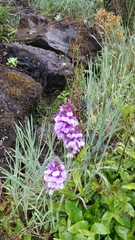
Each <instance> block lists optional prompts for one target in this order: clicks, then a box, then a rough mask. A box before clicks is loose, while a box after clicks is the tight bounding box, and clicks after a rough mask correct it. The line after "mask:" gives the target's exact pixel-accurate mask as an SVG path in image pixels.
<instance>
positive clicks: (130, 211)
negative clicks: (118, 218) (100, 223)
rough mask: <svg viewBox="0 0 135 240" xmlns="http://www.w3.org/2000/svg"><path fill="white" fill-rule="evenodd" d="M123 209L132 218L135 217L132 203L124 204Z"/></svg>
mask: <svg viewBox="0 0 135 240" xmlns="http://www.w3.org/2000/svg"><path fill="white" fill-rule="evenodd" d="M122 209H123V211H124V212H127V213H128V214H129V215H130V216H131V217H134V215H135V212H134V208H133V207H132V205H131V204H130V203H128V202H127V203H125V204H123V206H122Z"/></svg>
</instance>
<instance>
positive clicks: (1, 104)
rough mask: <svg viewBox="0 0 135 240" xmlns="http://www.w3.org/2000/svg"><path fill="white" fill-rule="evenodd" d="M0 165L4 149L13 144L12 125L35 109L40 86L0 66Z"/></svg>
mask: <svg viewBox="0 0 135 240" xmlns="http://www.w3.org/2000/svg"><path fill="white" fill-rule="evenodd" d="M0 86H1V88H0V143H1V146H0V163H1V161H2V159H4V153H5V149H7V148H9V147H13V146H14V143H15V132H14V127H13V126H14V123H15V122H18V121H20V122H22V123H23V120H24V118H25V116H27V115H30V114H32V113H33V112H34V110H35V108H36V103H37V102H38V101H39V99H40V97H41V94H42V86H41V85H40V83H37V82H36V81H35V80H33V79H32V78H31V77H30V76H27V75H25V74H23V73H20V72H17V71H16V70H15V69H9V68H7V67H6V66H4V65H0Z"/></svg>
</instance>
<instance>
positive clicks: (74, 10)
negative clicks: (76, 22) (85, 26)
mask: <svg viewBox="0 0 135 240" xmlns="http://www.w3.org/2000/svg"><path fill="white" fill-rule="evenodd" d="M100 4H101V3H100ZM32 5H33V7H35V8H37V9H40V10H41V11H42V12H43V13H44V14H46V15H49V16H56V15H57V14H61V15H62V16H68V17H75V18H77V19H80V20H85V21H87V20H90V19H91V20H92V16H93V14H94V13H95V10H96V8H97V7H98V5H99V1H96V0H91V1H89V0H86V1H83V0H78V1H77V0H74V1H71V0H62V1H60V0H57V1H52V0H51V1H50V0H49V1H48V0H47V1H44V0H41V1H37V0H33V1H32Z"/></svg>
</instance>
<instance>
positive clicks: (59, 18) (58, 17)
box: [54, 13, 62, 22]
mask: <svg viewBox="0 0 135 240" xmlns="http://www.w3.org/2000/svg"><path fill="white" fill-rule="evenodd" d="M54 19H55V21H56V22H59V21H61V20H62V17H61V14H60V13H59V14H57V15H56V16H55V18H54Z"/></svg>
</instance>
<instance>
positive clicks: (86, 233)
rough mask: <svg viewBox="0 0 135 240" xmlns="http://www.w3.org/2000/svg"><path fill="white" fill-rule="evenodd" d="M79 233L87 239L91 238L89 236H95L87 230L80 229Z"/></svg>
mask: <svg viewBox="0 0 135 240" xmlns="http://www.w3.org/2000/svg"><path fill="white" fill-rule="evenodd" d="M79 232H80V233H81V234H83V235H84V236H87V237H89V236H91V235H93V236H95V233H92V232H90V231H89V230H87V229H80V230H79Z"/></svg>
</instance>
